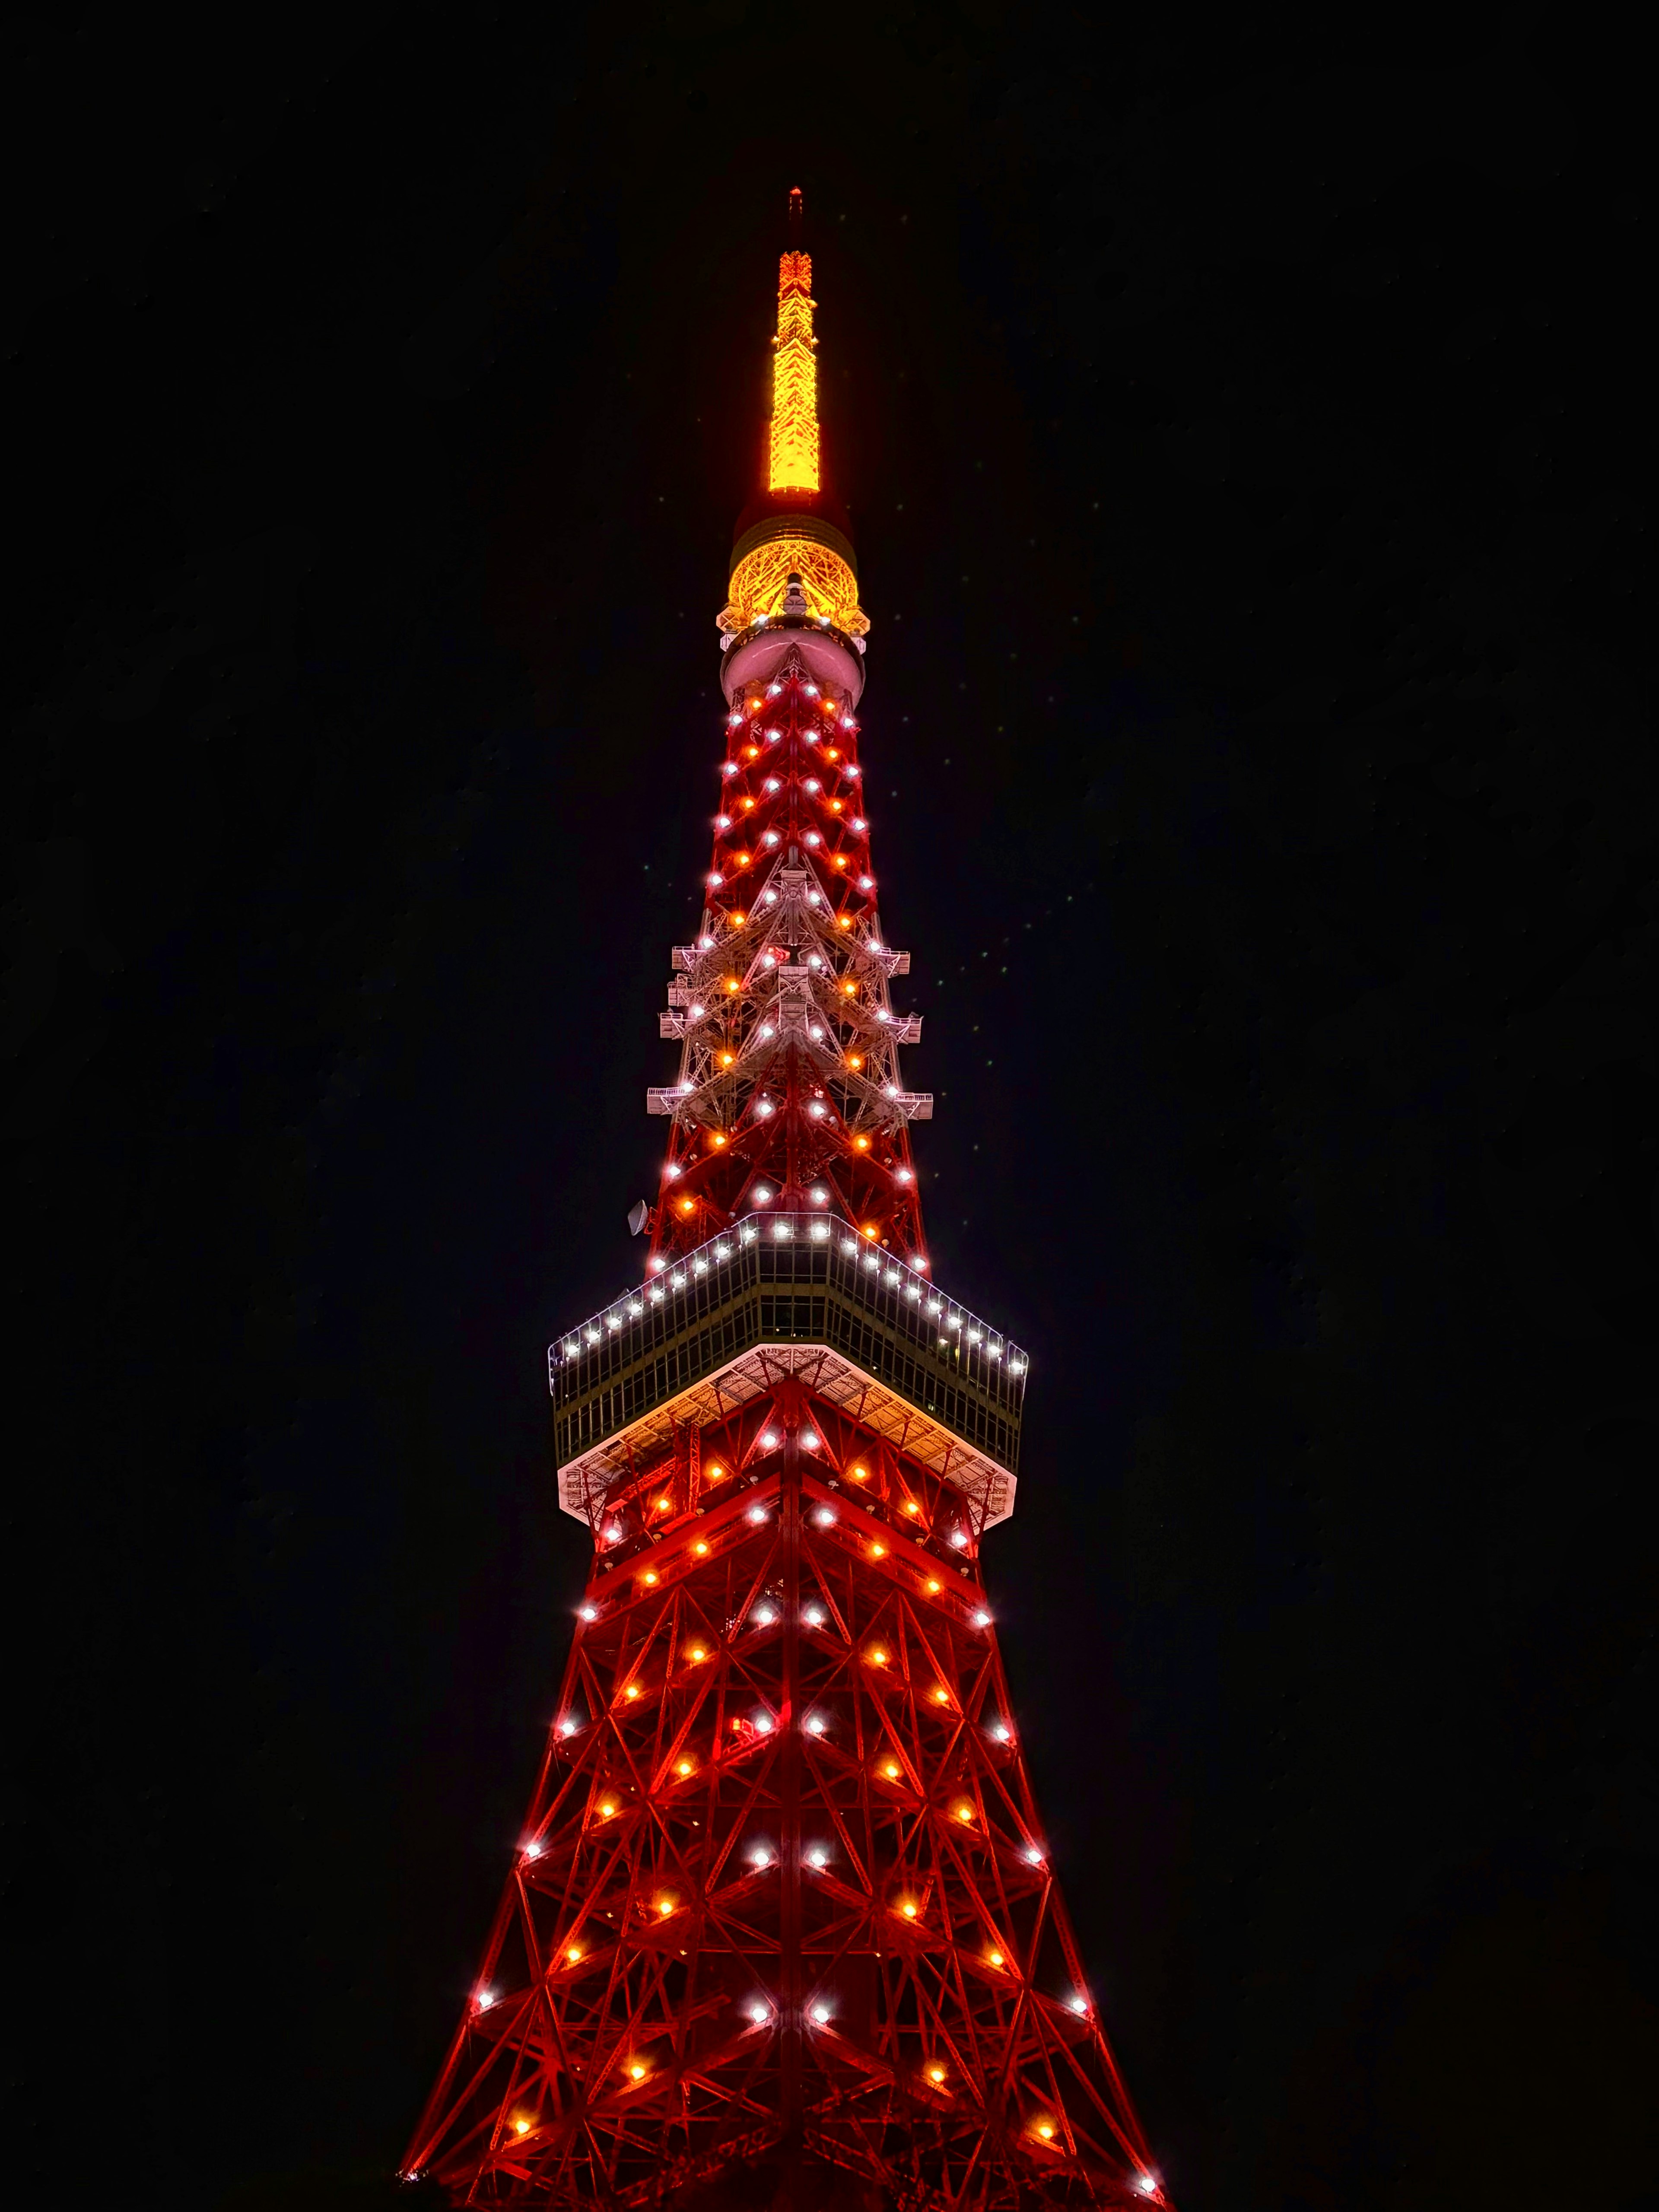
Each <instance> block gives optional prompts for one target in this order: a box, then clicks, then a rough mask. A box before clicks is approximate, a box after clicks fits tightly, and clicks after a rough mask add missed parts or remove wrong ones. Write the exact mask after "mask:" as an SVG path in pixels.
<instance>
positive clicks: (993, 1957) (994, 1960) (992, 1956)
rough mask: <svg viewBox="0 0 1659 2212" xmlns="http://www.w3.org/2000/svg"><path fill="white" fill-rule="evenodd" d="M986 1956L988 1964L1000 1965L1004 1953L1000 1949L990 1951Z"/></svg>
mask: <svg viewBox="0 0 1659 2212" xmlns="http://www.w3.org/2000/svg"><path fill="white" fill-rule="evenodd" d="M985 1957H986V1960H987V1964H989V1965H991V1966H1000V1965H1001V1964H1002V1954H1001V1952H1000V1951H987V1953H986V1954H985Z"/></svg>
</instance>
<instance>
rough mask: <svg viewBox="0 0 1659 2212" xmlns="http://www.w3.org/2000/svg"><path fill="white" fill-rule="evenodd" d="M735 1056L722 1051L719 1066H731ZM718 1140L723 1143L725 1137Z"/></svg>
mask: <svg viewBox="0 0 1659 2212" xmlns="http://www.w3.org/2000/svg"><path fill="white" fill-rule="evenodd" d="M735 1057H736V1055H735V1054H732V1053H729V1052H723V1053H722V1054H720V1066H722V1067H730V1066H731V1065H732V1060H733V1059H734V1058H735ZM720 1142H721V1144H724V1143H725V1142H726V1139H725V1138H724V1137H722V1138H721V1139H720Z"/></svg>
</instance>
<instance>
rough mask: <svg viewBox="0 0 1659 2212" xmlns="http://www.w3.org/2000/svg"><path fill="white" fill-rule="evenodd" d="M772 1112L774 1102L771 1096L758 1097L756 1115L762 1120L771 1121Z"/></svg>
mask: <svg viewBox="0 0 1659 2212" xmlns="http://www.w3.org/2000/svg"><path fill="white" fill-rule="evenodd" d="M771 1114H772V1102H771V1100H770V1099H769V1098H757V1100H756V1101H755V1115H756V1118H757V1120H758V1121H769V1120H770V1118H771Z"/></svg>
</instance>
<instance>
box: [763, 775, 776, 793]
mask: <svg viewBox="0 0 1659 2212" xmlns="http://www.w3.org/2000/svg"><path fill="white" fill-rule="evenodd" d="M777 787H778V780H777V778H776V776H775V775H769V776H768V777H767V779H766V788H767V790H768V791H775V790H776V789H777Z"/></svg>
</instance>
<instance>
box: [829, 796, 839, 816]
mask: <svg viewBox="0 0 1659 2212" xmlns="http://www.w3.org/2000/svg"><path fill="white" fill-rule="evenodd" d="M829 811H830V812H831V813H832V814H839V813H840V812H841V801H840V799H831V800H830V802H829Z"/></svg>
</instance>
